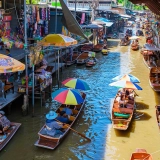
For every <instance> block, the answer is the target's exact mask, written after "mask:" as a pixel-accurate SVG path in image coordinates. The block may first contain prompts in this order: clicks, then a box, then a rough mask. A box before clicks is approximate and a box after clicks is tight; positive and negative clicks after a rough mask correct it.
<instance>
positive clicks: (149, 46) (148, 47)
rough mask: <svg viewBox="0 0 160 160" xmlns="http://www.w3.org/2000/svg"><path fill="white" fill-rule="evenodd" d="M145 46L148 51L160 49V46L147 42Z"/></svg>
mask: <svg viewBox="0 0 160 160" xmlns="http://www.w3.org/2000/svg"><path fill="white" fill-rule="evenodd" d="M144 47H145V49H146V50H148V51H160V48H158V47H156V46H155V45H150V44H145V45H144Z"/></svg>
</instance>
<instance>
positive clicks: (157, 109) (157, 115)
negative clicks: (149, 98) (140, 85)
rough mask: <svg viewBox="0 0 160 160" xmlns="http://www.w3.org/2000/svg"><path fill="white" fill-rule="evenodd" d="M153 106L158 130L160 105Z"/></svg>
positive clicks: (159, 125)
mask: <svg viewBox="0 0 160 160" xmlns="http://www.w3.org/2000/svg"><path fill="white" fill-rule="evenodd" d="M155 108H156V118H157V125H158V128H159V131H160V105H157V106H155Z"/></svg>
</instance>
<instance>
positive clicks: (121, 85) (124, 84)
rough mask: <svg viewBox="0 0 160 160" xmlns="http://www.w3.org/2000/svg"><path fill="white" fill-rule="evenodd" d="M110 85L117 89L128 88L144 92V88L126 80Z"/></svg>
mask: <svg viewBox="0 0 160 160" xmlns="http://www.w3.org/2000/svg"><path fill="white" fill-rule="evenodd" d="M109 85H110V86H115V87H117V88H128V89H133V90H142V88H141V87H140V86H139V85H137V84H136V83H132V82H130V81H124V80H120V81H117V82H113V83H110V84H109Z"/></svg>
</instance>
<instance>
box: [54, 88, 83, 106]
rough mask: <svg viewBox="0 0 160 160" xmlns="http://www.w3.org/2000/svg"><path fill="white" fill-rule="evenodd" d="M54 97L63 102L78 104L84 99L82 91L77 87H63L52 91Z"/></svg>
mask: <svg viewBox="0 0 160 160" xmlns="http://www.w3.org/2000/svg"><path fill="white" fill-rule="evenodd" d="M52 98H53V99H54V100H55V101H58V102H60V103H62V104H67V105H78V104H81V103H82V102H83V101H84V99H83V98H82V96H81V93H80V92H79V91H78V90H76V89H71V88H61V89H59V90H57V91H55V92H53V93H52Z"/></svg>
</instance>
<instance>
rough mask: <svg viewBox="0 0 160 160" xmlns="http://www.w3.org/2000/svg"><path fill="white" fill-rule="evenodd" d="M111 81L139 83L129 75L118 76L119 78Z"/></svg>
mask: <svg viewBox="0 0 160 160" xmlns="http://www.w3.org/2000/svg"><path fill="white" fill-rule="evenodd" d="M112 80H114V81H118V80H125V81H130V82H133V83H140V80H139V79H138V78H137V77H135V76H133V75H131V74H125V75H119V76H117V77H115V78H113V79H112Z"/></svg>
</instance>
